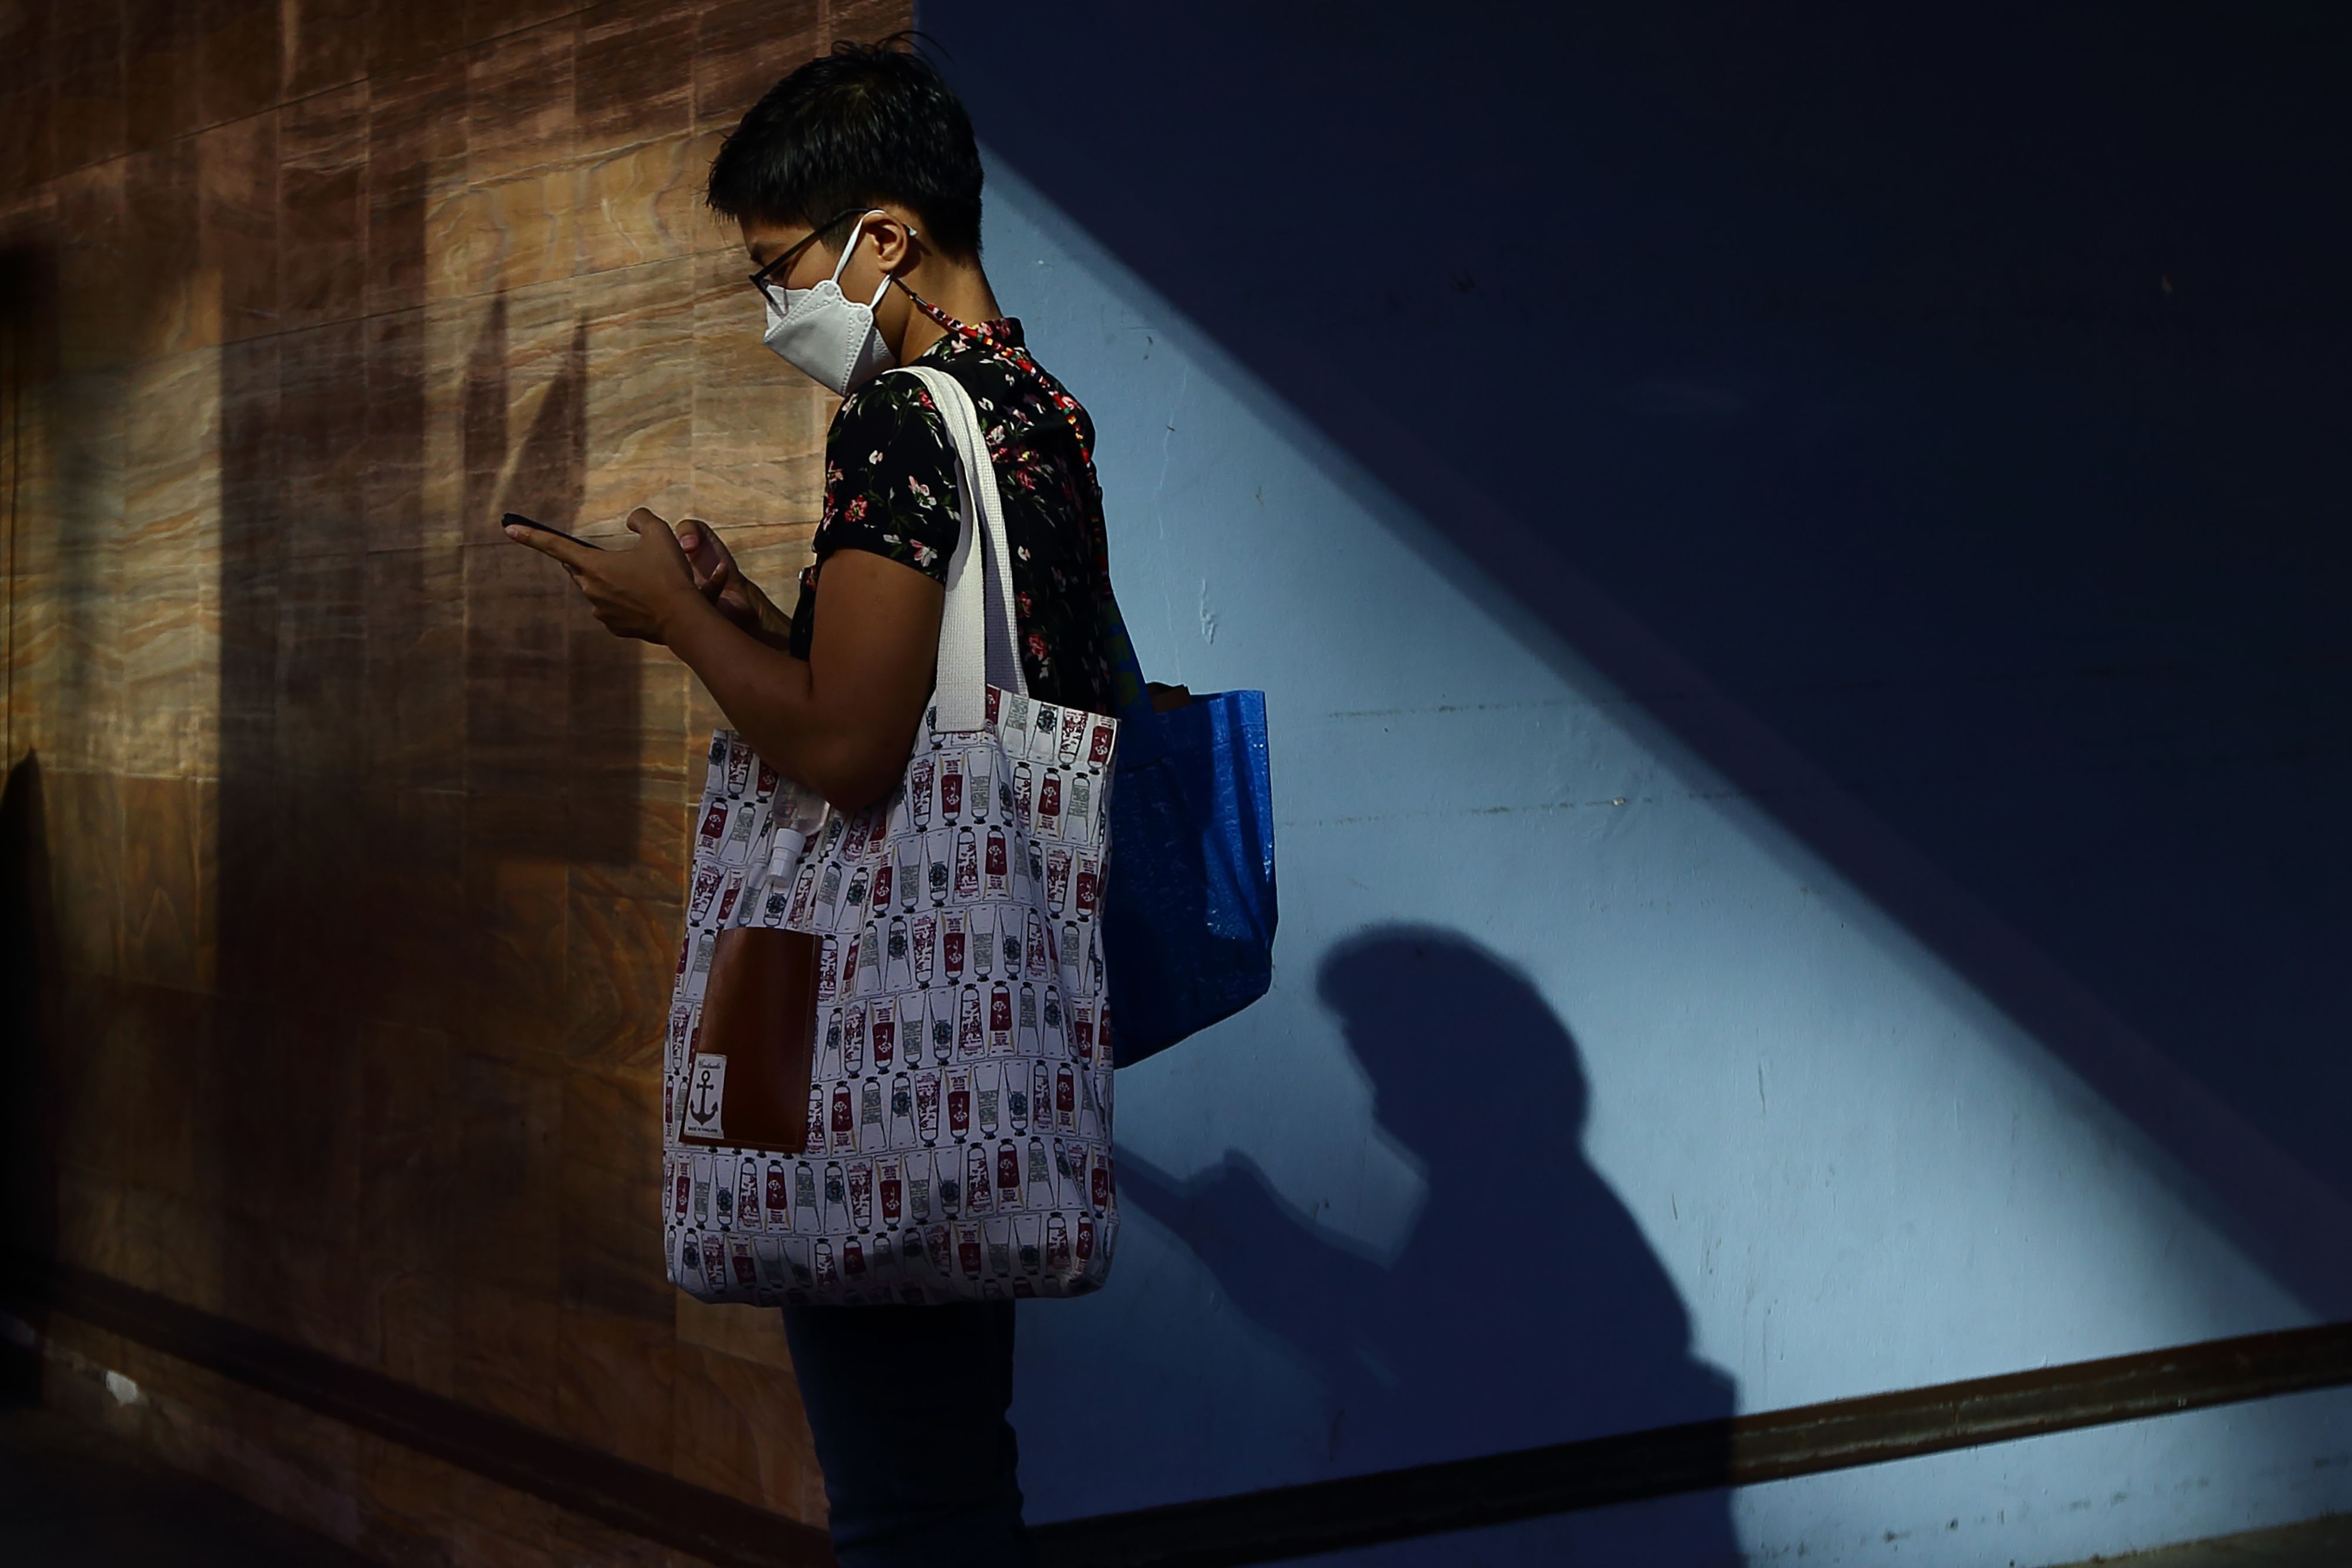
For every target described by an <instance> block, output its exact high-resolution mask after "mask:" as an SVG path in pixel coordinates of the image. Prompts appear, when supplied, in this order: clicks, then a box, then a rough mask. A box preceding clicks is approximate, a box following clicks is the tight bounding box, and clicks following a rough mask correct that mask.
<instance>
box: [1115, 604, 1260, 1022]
mask: <svg viewBox="0 0 2352 1568" xmlns="http://www.w3.org/2000/svg"><path fill="white" fill-rule="evenodd" d="M1103 634H1104V639H1105V643H1106V646H1107V649H1108V653H1110V656H1111V662H1112V665H1113V667H1114V669H1115V670H1116V672H1117V679H1118V721H1119V726H1118V758H1117V760H1116V764H1115V770H1114V774H1113V783H1112V788H1111V792H1110V832H1111V842H1112V844H1113V845H1114V846H1116V848H1117V849H1118V869H1117V870H1115V871H1113V872H1111V873H1109V875H1108V879H1107V881H1108V885H1107V886H1106V887H1105V889H1104V892H1103V915H1102V923H1103V924H1102V945H1103V963H1104V966H1105V967H1106V969H1107V970H1108V976H1109V980H1110V993H1111V994H1112V995H1113V996H1115V997H1117V998H1118V1042H1117V1044H1116V1045H1115V1046H1114V1048H1113V1051H1112V1058H1111V1059H1112V1061H1114V1062H1116V1063H1117V1064H1118V1066H1120V1067H1131V1066H1133V1065H1134V1064H1135V1063H1136V1062H1139V1061H1143V1060H1144V1059H1145V1058H1147V1057H1150V1056H1152V1055H1154V1054H1156V1053H1158V1052H1160V1051H1165V1050H1167V1049H1168V1047H1170V1046H1171V1045H1173V1044H1175V1043H1176V1042H1177V1041H1178V1040H1182V1039H1183V1038H1184V1037H1185V1036H1187V1035H1190V1034H1194V1033H1197V1032H1199V1031H1200V1030H1204V1029H1206V1028H1208V1027H1209V1026H1210V1025H1211V1024H1213V1023H1215V1022H1216V1021H1217V1020H1218V1019H1224V1018H1230V1017H1231V1016H1233V1015H1234V1013H1237V1012H1239V1011H1241V1009H1244V1008H1245V1007H1247V1006H1249V1005H1250V1003H1252V1002H1254V1001H1255V1000H1257V999H1258V998H1260V997H1262V996H1264V995H1265V990H1266V987H1267V986H1269V985H1270V984H1272V983H1273V980H1274V925H1275V896H1274V788H1273V783H1272V781H1271V779H1270V778H1269V777H1268V773H1267V768H1266V743H1265V693H1263V692H1218V693H1215V694H1213V695H1209V696H1201V697H1194V698H1192V701H1191V702H1189V703H1186V704H1184V705H1182V706H1177V707H1171V708H1170V709H1168V710H1167V711H1166V712H1164V713H1163V712H1155V711H1154V710H1153V707H1152V703H1151V696H1150V691H1149V689H1148V688H1147V687H1146V686H1145V685H1144V680H1143V674H1142V671H1141V670H1140V669H1139V668H1138V667H1137V664H1136V659H1135V649H1134V646H1133V644H1131V643H1129V641H1128V635H1127V624H1126V622H1124V621H1123V620H1121V619H1120V617H1119V613H1118V604H1117V603H1115V602H1113V601H1110V600H1108V599H1106V600H1105V601H1103Z"/></svg>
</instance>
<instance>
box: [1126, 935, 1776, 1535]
mask: <svg viewBox="0 0 2352 1568" xmlns="http://www.w3.org/2000/svg"><path fill="white" fill-rule="evenodd" d="M1317 990H1318V995H1319V996H1320V997H1321V998H1322V1000H1323V1001H1324V1003H1325V1004H1326V1005H1327V1006H1328V1007H1329V1008H1330V1009H1332V1010H1333V1011H1334V1012H1336V1013H1337V1014H1338V1015H1339V1019H1340V1023H1341V1026H1342V1028H1343V1029H1344V1030H1345V1032H1346V1036H1347V1040H1348V1043H1349V1047H1350V1048H1351V1049H1352V1050H1353V1051H1354V1052H1355V1055H1356V1057H1357V1060H1358V1061H1360V1062H1361V1063H1362V1065H1363V1068H1364V1071H1366V1073H1367V1074H1368V1075H1369V1076H1370V1081H1371V1083H1372V1086H1373V1090H1374V1092H1375V1096H1376V1101H1375V1108H1376V1111H1377V1113H1378V1115H1379V1118H1380V1121H1381V1124H1382V1125H1383V1126H1384V1127H1385V1128H1386V1129H1387V1131H1388V1132H1389V1134H1391V1136H1392V1137H1394V1138H1395V1139H1396V1140H1397V1142H1399V1143H1400V1144H1402V1145H1404V1146H1405V1147H1406V1148H1408V1149H1410V1150H1411V1151H1412V1153H1413V1155H1416V1156H1417V1157H1418V1158H1419V1159H1420V1160H1421V1161H1422V1162H1423V1166H1424V1167H1425V1172H1426V1176H1427V1179H1428V1183H1429V1187H1428V1197H1427V1202H1426V1204H1425V1206H1424V1207H1423V1210H1422V1212H1421V1214H1420V1216H1419V1218H1418V1219H1417V1221H1416V1222H1415V1224H1414V1226H1413V1228H1412V1233H1411V1235H1410V1236H1409V1237H1408V1238H1407V1239H1406V1240H1405V1242H1404V1244H1403V1246H1402V1249H1400V1250H1399V1251H1398V1253H1397V1255H1396V1256H1395V1257H1394V1258H1393V1259H1392V1260H1374V1259H1369V1258H1366V1257H1363V1256H1361V1255H1360V1253H1359V1252H1357V1251H1354V1250H1350V1249H1349V1248H1348V1247H1347V1246H1346V1245H1345V1244H1344V1243H1342V1242H1339V1241H1338V1240H1337V1239H1334V1238H1333V1237H1332V1235H1331V1233H1330V1232H1328V1231H1326V1230H1323V1229H1321V1228H1318V1227H1317V1226H1316V1225H1315V1224H1314V1223H1313V1220H1312V1218H1311V1216H1309V1215H1308V1214H1307V1213H1305V1212H1302V1211H1300V1210H1299V1209H1297V1208H1295V1207H1292V1206H1291V1205H1289V1204H1288V1203H1287V1202H1286V1201H1285V1200H1284V1199H1283V1198H1282V1197H1279V1196H1277V1195H1276V1193H1275V1192H1274V1191H1273V1190H1272V1188H1271V1187H1270V1186H1269V1185H1268V1184H1267V1182H1266V1180H1265V1176H1264V1175H1263V1173H1261V1172H1260V1171H1259V1170H1258V1169H1257V1167H1256V1166H1255V1165H1254V1164H1253V1163H1251V1162H1250V1161H1249V1160H1248V1159H1247V1158H1245V1157H1244V1156H1242V1155H1238V1154H1229V1155H1227V1156H1226V1158H1225V1161H1224V1163H1223V1165H1222V1166H1218V1167H1216V1168H1215V1169H1213V1170H1211V1171H1208V1172H1206V1173H1203V1174H1202V1175H1201V1176H1196V1177H1194V1178H1192V1179H1191V1180H1189V1181H1186V1182H1183V1183H1181V1184H1173V1183H1171V1182H1169V1181H1167V1180H1166V1179H1164V1178H1163V1177H1162V1176H1160V1174H1159V1173H1155V1172H1152V1171H1150V1170H1149V1169H1148V1168H1140V1166H1139V1162H1138V1161H1136V1160H1135V1159H1134V1158H1133V1157H1132V1156H1129V1155H1122V1156H1121V1164H1120V1168H1119V1187H1120V1197H1121V1200H1122V1201H1123V1202H1127V1203H1131V1204H1133V1205H1134V1206H1135V1207H1138V1208H1139V1209H1141V1210H1143V1211H1145V1212H1146V1213H1148V1214H1150V1216H1151V1217H1152V1218H1155V1219H1157V1220H1159V1221H1160V1222H1161V1223H1162V1224H1164V1225H1166V1226H1167V1227H1168V1228H1170V1229H1171V1230H1172V1231H1173V1232H1175V1234H1176V1235H1177V1236H1178V1237H1179V1238H1180V1239H1182V1240H1183V1241H1184V1242H1185V1244H1186V1245H1188V1246H1189V1247H1190V1248H1191V1249H1192V1251H1193V1252H1194V1253H1195V1254H1196V1255H1198V1256H1199V1258H1200V1259H1201V1260H1202V1262H1203V1263H1205V1264H1206V1265H1207V1266H1208V1267H1209V1268H1210V1269H1211V1270H1213V1272H1214V1273H1215V1275H1216V1277H1217V1281H1218V1282H1219V1284H1220V1285H1221V1286H1222V1287H1223V1290H1224V1291H1225V1292H1226V1294H1227V1295H1228V1296H1229V1297H1230V1298H1231V1300H1232V1301H1233V1302H1234V1306H1236V1307H1237V1308H1238V1309H1239V1310H1240V1311H1241V1312H1244V1314H1246V1315H1247V1316H1248V1317H1250V1318H1251V1319H1252V1320H1254V1321H1255V1322H1257V1323H1259V1324H1260V1325H1262V1326H1263V1327H1265V1329H1267V1330H1269V1331H1271V1332H1272V1333H1275V1334H1276V1335H1278V1336H1279V1337H1280V1338H1281V1339H1282V1340H1283V1341H1284V1342H1285V1343H1286V1344H1287V1345H1288V1346H1289V1348H1290V1349H1291V1351H1292V1352H1293V1353H1294V1354H1297V1356H1298V1357H1300V1358H1301V1360H1302V1361H1304V1362H1305V1363H1306V1364H1308V1365H1310V1366H1311V1367H1313V1368H1314V1369H1315V1371H1316V1372H1317V1373H1318V1375H1319V1376H1320V1378H1321V1380H1322V1382H1323V1385H1324V1387H1325V1388H1326V1390H1327V1391H1328V1399H1329V1402H1330V1404H1329V1412H1328V1415H1329V1420H1330V1422H1331V1458H1332V1459H1333V1461H1334V1467H1333V1468H1334V1470H1335V1472H1339V1473H1360V1472H1362V1471H1367V1470H1375V1469H1389V1468H1391V1467H1396V1466H1404V1465H1412V1464H1418V1463H1423V1462H1426V1461H1429V1460H1434V1459H1450V1458H1464V1457H1467V1456H1471V1455H1475V1454H1486V1453H1497V1452H1502V1451H1506V1450H1508V1449H1513V1448H1528V1447H1533V1446H1536V1445H1538V1444H1546V1443H1557V1442H1562V1441H1566V1440H1568V1439H1570V1438H1576V1437H1592V1436H1598V1435H1601V1434H1604V1433H1610V1432H1622V1431H1632V1430H1638V1429H1641V1428H1643V1427H1657V1426H1663V1425H1666V1424H1668V1423H1674V1422H1684V1421H1696V1420H1705V1419H1712V1418H1719V1417H1722V1416H1728V1415H1730V1414H1731V1413H1732V1395H1733V1385H1732V1382H1731V1380H1730V1379H1729V1378H1728V1377H1727V1376H1726V1375H1724V1374H1723V1373H1722V1372H1720V1371H1718V1370H1717V1369H1716V1368H1714V1367H1712V1366H1710V1365H1708V1364H1706V1363H1704V1362H1701V1361H1698V1360H1696V1358H1694V1357H1693V1356H1692V1354H1691V1352H1690V1319H1689V1315H1688V1313H1687V1312H1685V1308H1684V1306H1683V1303H1682V1301H1681V1298H1680V1297H1679V1296H1677V1295H1676V1293H1675V1288H1674V1286H1673V1284H1672V1283H1671V1282H1670V1281H1668V1279H1667V1277H1666V1273H1665V1270H1664V1269H1663V1268H1662V1267H1661V1266H1660V1264H1659V1262H1658V1260H1657V1259H1656V1257H1655V1256H1654V1255H1653V1254H1652V1252H1651V1250H1650V1248H1649V1244H1648V1243H1647V1242H1646V1241H1645V1240H1644V1239H1643V1236H1642V1233H1641V1231H1640V1230H1639V1229H1638V1228H1636V1227H1635V1226H1634V1224H1633V1217H1632V1215H1630V1214H1629V1213H1628V1212H1627V1211H1626V1209H1625V1207H1624V1205H1623V1204H1622V1203H1621V1202H1620V1201H1619V1200H1618V1198H1617V1197H1616V1195H1615V1194H1614V1193H1613V1192H1612V1191H1611V1190H1610V1188H1609V1186H1608V1185H1607V1184H1606V1183H1605V1182H1604V1181H1602V1180H1601V1176H1600V1174H1599V1173H1598V1172H1596V1171H1595V1170H1594V1169H1593V1168H1592V1167H1591V1166H1590V1165H1588V1164H1587V1163H1586V1162H1585V1159H1584V1155H1583V1150H1582V1140H1583V1133H1584V1122H1585V1111H1586V1102H1587V1098H1588V1095H1587V1089H1586V1084H1585V1079H1584V1071H1583V1068H1582V1065H1581V1063H1580V1060H1579V1057H1578V1054H1577V1049H1576V1043H1575V1041H1574V1040H1571V1039H1570V1037H1569V1033H1568V1030H1566V1029H1565V1028H1564V1027H1563V1026H1562V1025H1561V1023H1560V1021H1559V1019H1557V1018H1555V1017H1554V1016H1553V1014H1552V1011H1551V1009H1550V1008H1549V1006H1548V1005H1547V1004H1546V1003H1545V1001H1544V999H1543V998H1542V996H1541V995H1540V994H1538V992H1537V990H1536V988H1534V987H1533V986H1532V985H1531V984H1529V982H1528V979H1527V978H1526V977H1524V976H1522V975H1520V974H1519V973H1518V972H1517V970H1515V969H1513V968H1512V967H1510V966H1509V965H1507V964H1506V963H1505V962H1503V961H1502V960H1501V959H1499V958H1497V957H1496V956H1495V955H1493V954H1491V953H1488V952H1487V951H1486V950H1485V949H1484V948H1482V947H1479V946H1476V945H1475V943H1472V942H1470V941H1468V940H1466V939H1465V938H1464V937H1462V936H1458V935H1456V934H1454V933H1452V932H1448V931H1442V930H1435V929H1430V928H1423V927H1409V926H1389V927H1379V928H1374V929H1371V930H1369V931H1366V932H1363V933H1360V934H1359V935H1358V936H1355V937H1354V938H1352V939H1350V940H1349V941H1347V942H1345V943H1343V944H1341V945H1340V946H1338V947H1336V948H1334V949H1333V950H1332V951H1331V953H1330V954H1329V955H1328V956H1327V957H1326V958H1325V959H1324V961H1323V964H1322V966H1321V968H1320V970H1319V973H1318V980H1317ZM1234 1418H1235V1419H1246V1415H1245V1413H1243V1412H1235V1413H1234ZM1481 1547H1484V1548H1486V1549H1485V1550H1481V1549H1480V1548H1481ZM1391 1553H1393V1554H1394V1556H1395V1558H1396V1559H1397V1560H1399V1561H1402V1560H1406V1559H1408V1558H1410V1559H1412V1560H1413V1561H1428V1562H1440V1561H1444V1562H1448V1563H1464V1562H1469V1561H1474V1560H1475V1561H1481V1562H1496V1563H1502V1562H1511V1563H1517V1562H1528V1563H1536V1562H1542V1563H1560V1562H1576V1561H1587V1560H1589V1561H1591V1562H1596V1563H1599V1562H1619V1563H1623V1562H1641V1563H1653V1564H1660V1565H1671V1568H1696V1565H1698V1564H1716V1563H1736V1562H1738V1560H1739V1552H1738V1542H1737V1538H1736V1536H1735V1535H1734V1533H1733V1531H1732V1528H1731V1521H1730V1518H1729V1511H1728V1507H1727V1496H1726V1494H1724V1493H1722V1492H1714V1493H1708V1494H1702V1495H1697V1496H1690V1497H1684V1498H1679V1499H1669V1500H1663V1501H1660V1502H1655V1503H1649V1504H1643V1505H1639V1506H1637V1507H1633V1508H1621V1509H1611V1510H1604V1511H1599V1512H1596V1513H1592V1514H1588V1515H1582V1516H1569V1517H1565V1518H1562V1519H1559V1520H1555V1521H1537V1522H1534V1523H1531V1524H1528V1525H1522V1526H1507V1527H1503V1528H1502V1529H1500V1530H1497V1531H1481V1532H1478V1533H1477V1534H1475V1535H1471V1536H1451V1537H1439V1538H1434V1539H1433V1540H1428V1541H1423V1542H1403V1543H1400V1544H1399V1545H1398V1546H1395V1547H1391V1548H1387V1549H1382V1550H1381V1551H1380V1552H1379V1555H1380V1556H1381V1557H1382V1558H1388V1557H1389V1556H1391ZM1358 1560H1359V1557H1358V1556H1357V1555H1351V1556H1350V1557H1349V1561H1351V1562H1352V1561H1358Z"/></svg>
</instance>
